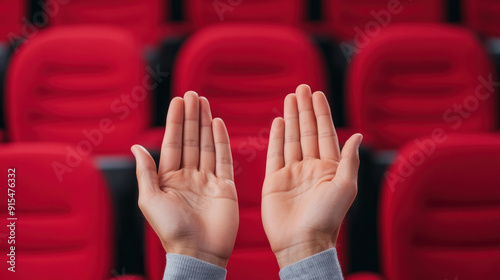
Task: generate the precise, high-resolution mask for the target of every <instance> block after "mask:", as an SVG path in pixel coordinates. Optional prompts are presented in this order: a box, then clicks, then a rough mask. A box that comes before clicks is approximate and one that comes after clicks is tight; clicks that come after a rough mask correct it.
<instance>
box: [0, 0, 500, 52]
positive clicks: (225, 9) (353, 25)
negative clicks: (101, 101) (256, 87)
mask: <svg viewBox="0 0 500 280" xmlns="http://www.w3.org/2000/svg"><path fill="white" fill-rule="evenodd" d="M32 2H36V1H32ZM178 2H179V1H178V0H177V1H176V0H147V1H144V0H142V1H139V0H129V1H117V0H107V1H97V0H92V1H90V0H71V1H67V0H43V1H41V2H36V3H37V4H36V5H35V6H37V5H38V6H41V7H39V8H38V10H37V9H36V8H35V7H32V6H30V3H31V2H30V1H27V0H22V1H21V0H1V1H0V42H1V41H7V42H8V41H9V39H11V38H13V37H15V38H18V37H26V36H27V35H28V34H27V33H30V31H29V30H28V29H30V28H32V27H34V28H39V27H40V26H42V25H43V26H44V25H46V24H48V25H50V26H60V25H68V24H112V25H118V26H120V27H123V28H126V29H128V30H129V31H132V32H133V33H134V34H135V35H137V36H138V37H139V38H141V39H142V42H143V43H144V44H148V45H155V44H157V43H158V40H159V39H161V38H163V37H165V36H167V35H169V36H172V35H183V34H187V33H190V32H193V31H194V30H197V29H199V28H201V27H205V26H208V25H211V24H214V23H220V22H233V21H245V22H268V23H269V22H274V23H283V24H290V25H295V26H300V27H303V28H304V30H307V31H308V32H311V33H314V34H325V35H331V36H334V37H336V38H338V39H340V40H345V41H351V40H353V39H354V38H355V37H356V36H359V32H360V31H361V32H364V31H365V30H366V31H367V32H369V31H370V29H373V28H374V27H375V28H376V27H377V26H380V25H381V26H384V27H385V26H387V25H388V24H391V23H401V22H445V21H446V20H447V17H448V16H447V13H448V10H449V8H448V4H449V3H448V1H445V0H425V1H422V0H421V1H409V0H390V1H387V0H377V1H366V0H364V1H341V0H328V1H326V0H318V1H316V2H317V3H316V4H313V5H311V3H309V2H315V1H304V0H293V1H291V0H272V1H270V0H269V1H243V0H237V1H236V0H232V1H229V0H216V1H213V0H184V1H181V2H180V3H178ZM178 6H182V7H183V8H184V11H183V10H178V11H177V13H179V12H180V13H182V14H181V15H180V16H181V17H183V18H185V20H184V21H167V20H166V19H167V18H168V15H169V14H170V13H171V10H172V9H173V8H174V7H178ZM313 6H315V7H319V8H317V9H318V13H319V14H323V15H322V16H323V18H324V19H325V20H324V21H321V22H314V21H313V22H311V21H307V20H306V18H307V17H306V14H307V13H308V11H309V10H310V9H311V7H313ZM462 8H463V22H464V24H465V25H466V26H468V27H470V28H473V29H474V30H476V31H477V32H479V33H480V34H482V35H483V36H487V37H498V36H500V28H498V26H499V24H498V23H499V22H498V18H499V17H498V15H499V13H500V12H499V8H500V4H499V3H498V2H497V1H495V0H488V1H474V0H464V1H462ZM30 11H31V14H32V15H31V16H29V17H28V13H30ZM28 18H29V19H30V20H28ZM9 34H10V35H9ZM12 34H15V35H16V36H12Z"/></svg>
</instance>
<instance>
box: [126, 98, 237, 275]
mask: <svg viewBox="0 0 500 280" xmlns="http://www.w3.org/2000/svg"><path fill="white" fill-rule="evenodd" d="M132 152H133V154H134V156H135V157H136V161H137V180H138V182H139V207H140V208H141V211H142V213H143V214H144V216H145V217H146V219H147V221H148V222H149V224H150V225H151V226H152V228H153V229H154V231H155V232H156V234H157V235H158V237H159V238H160V240H161V242H162V244H163V247H164V248H165V251H167V252H168V253H174V254H182V255H188V256H192V257H195V258H198V259H201V260H204V261H206V262H209V263H212V264H215V265H218V266H220V267H226V265H227V262H228V259H229V256H230V255H231V252H232V250H233V247H234V242H235V239H236V232H237V231H238V199H237V196H236V189H235V186H234V177H233V165H232V158H231V148H230V145H229V136H228V134H227V131H226V127H225V125H224V122H223V121H222V120H221V119H213V120H212V114H211V112H210V105H209V104H208V100H207V99H206V98H204V97H198V95H197V94H196V93H195V92H187V93H186V94H185V96H184V99H182V98H179V97H176V98H174V99H173V100H172V101H171V103H170V108H169V110H168V115H167V125H166V130H165V137H164V139H163V143H162V147H161V158H160V166H159V171H158V173H156V166H155V162H154V160H153V158H152V157H151V155H150V154H149V153H148V152H147V151H146V150H145V149H144V148H143V147H141V146H138V145H134V146H133V147H132Z"/></svg>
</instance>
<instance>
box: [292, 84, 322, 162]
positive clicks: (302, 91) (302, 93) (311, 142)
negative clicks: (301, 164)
mask: <svg viewBox="0 0 500 280" xmlns="http://www.w3.org/2000/svg"><path fill="white" fill-rule="evenodd" d="M296 95H297V107H298V109H299V125H300V147H301V148H302V159H311V158H319V148H318V130H317V126H316V116H315V115H314V109H313V105H312V96H311V89H310V88H309V86H308V85H300V86H298V87H297V90H296Z"/></svg>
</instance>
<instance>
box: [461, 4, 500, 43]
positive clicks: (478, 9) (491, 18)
mask: <svg viewBox="0 0 500 280" xmlns="http://www.w3.org/2000/svg"><path fill="white" fill-rule="evenodd" d="M462 11H463V12H462V15H463V18H464V22H465V24H466V25H467V26H469V27H471V28H473V29H474V30H475V31H477V32H479V33H480V34H481V35H484V36H488V37H499V36H500V2H498V1H495V0H482V1H474V0H463V1H462Z"/></svg>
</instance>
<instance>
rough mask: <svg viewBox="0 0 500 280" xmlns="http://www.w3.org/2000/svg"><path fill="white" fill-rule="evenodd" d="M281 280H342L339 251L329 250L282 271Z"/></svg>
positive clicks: (286, 267)
mask: <svg viewBox="0 0 500 280" xmlns="http://www.w3.org/2000/svg"><path fill="white" fill-rule="evenodd" d="M280 279H281V280H306V279H307V280H310V279H318V280H327V279H328V280H342V279H344V278H343V276H342V270H341V269H340V264H339V261H338V259H337V250H336V249H335V248H332V249H328V250H326V251H323V252H321V253H318V254H316V255H313V256H310V257H308V258H305V259H303V260H300V261H298V262H296V263H293V264H291V265H288V266H285V267H284V268H283V269H281V270H280Z"/></svg>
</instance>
